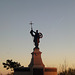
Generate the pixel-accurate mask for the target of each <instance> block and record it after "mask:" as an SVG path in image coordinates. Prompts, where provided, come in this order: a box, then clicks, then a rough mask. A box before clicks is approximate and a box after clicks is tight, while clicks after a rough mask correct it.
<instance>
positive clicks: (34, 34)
mask: <svg viewBox="0 0 75 75" xmlns="http://www.w3.org/2000/svg"><path fill="white" fill-rule="evenodd" d="M30 34H31V35H32V36H33V37H34V40H33V42H34V45H35V48H38V46H39V42H40V40H39V39H40V38H42V37H43V35H42V33H38V30H36V32H35V31H33V29H31V31H30Z"/></svg>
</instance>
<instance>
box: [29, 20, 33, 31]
mask: <svg viewBox="0 0 75 75" xmlns="http://www.w3.org/2000/svg"><path fill="white" fill-rule="evenodd" d="M29 24H30V25H31V30H33V28H32V24H33V23H32V21H31V22H30V23H29Z"/></svg>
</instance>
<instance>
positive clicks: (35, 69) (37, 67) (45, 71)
mask: <svg viewBox="0 0 75 75" xmlns="http://www.w3.org/2000/svg"><path fill="white" fill-rule="evenodd" d="M41 53H42V52H40V50H39V48H34V50H33V52H32V53H31V54H32V59H31V62H30V64H29V65H28V67H21V68H15V69H14V75H57V69H56V68H50V67H49V68H48V67H45V65H44V64H43V62H42V58H41Z"/></svg>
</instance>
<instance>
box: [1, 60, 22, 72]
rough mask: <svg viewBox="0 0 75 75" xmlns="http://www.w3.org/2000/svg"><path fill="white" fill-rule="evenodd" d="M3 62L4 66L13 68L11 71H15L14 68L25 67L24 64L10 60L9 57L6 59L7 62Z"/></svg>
mask: <svg viewBox="0 0 75 75" xmlns="http://www.w3.org/2000/svg"><path fill="white" fill-rule="evenodd" d="M2 64H3V66H4V68H6V69H7V70H8V69H11V71H13V70H14V68H17V67H23V66H21V64H20V63H18V62H15V61H12V60H9V59H8V60H6V63H2Z"/></svg>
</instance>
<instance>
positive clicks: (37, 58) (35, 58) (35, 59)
mask: <svg viewBox="0 0 75 75" xmlns="http://www.w3.org/2000/svg"><path fill="white" fill-rule="evenodd" d="M41 53H42V52H40V51H39V49H38V48H34V51H33V52H32V53H31V54H32V59H31V62H30V64H29V67H30V68H36V67H37V68H39V67H40V68H44V64H43V62H42V59H41Z"/></svg>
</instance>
